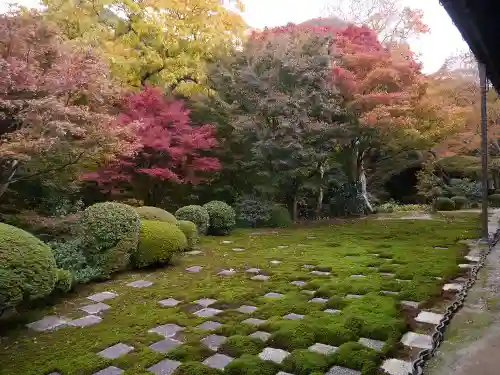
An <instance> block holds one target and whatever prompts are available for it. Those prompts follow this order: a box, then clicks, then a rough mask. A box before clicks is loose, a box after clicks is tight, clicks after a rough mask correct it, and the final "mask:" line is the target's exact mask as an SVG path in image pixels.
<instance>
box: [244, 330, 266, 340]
mask: <svg viewBox="0 0 500 375" xmlns="http://www.w3.org/2000/svg"><path fill="white" fill-rule="evenodd" d="M248 337H251V338H253V339H259V340H261V341H263V342H266V341H267V340H269V337H271V334H270V333H269V332H264V331H257V332H254V333H252V334H250V335H248Z"/></svg>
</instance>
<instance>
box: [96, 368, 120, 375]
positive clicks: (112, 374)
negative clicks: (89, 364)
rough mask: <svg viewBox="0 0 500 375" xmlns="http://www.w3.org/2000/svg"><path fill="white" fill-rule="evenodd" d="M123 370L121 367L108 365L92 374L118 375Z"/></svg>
mask: <svg viewBox="0 0 500 375" xmlns="http://www.w3.org/2000/svg"><path fill="white" fill-rule="evenodd" d="M123 372H124V371H123V370H122V369H121V368H118V367H115V366H109V367H106V368H105V369H102V370H101V371H97V372H94V373H93V374H92V375H120V374H123Z"/></svg>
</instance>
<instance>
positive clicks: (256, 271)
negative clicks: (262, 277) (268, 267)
mask: <svg viewBox="0 0 500 375" xmlns="http://www.w3.org/2000/svg"><path fill="white" fill-rule="evenodd" d="M245 272H248V273H260V268H249V269H247V270H246V271H245Z"/></svg>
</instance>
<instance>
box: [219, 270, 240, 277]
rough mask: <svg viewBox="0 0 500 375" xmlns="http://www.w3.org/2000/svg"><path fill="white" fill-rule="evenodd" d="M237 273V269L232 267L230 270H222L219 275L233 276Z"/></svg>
mask: <svg viewBox="0 0 500 375" xmlns="http://www.w3.org/2000/svg"><path fill="white" fill-rule="evenodd" d="M235 273H236V270H233V269H232V268H231V269H230V270H222V271H220V272H219V273H218V274H217V275H219V276H233V275H234V274H235Z"/></svg>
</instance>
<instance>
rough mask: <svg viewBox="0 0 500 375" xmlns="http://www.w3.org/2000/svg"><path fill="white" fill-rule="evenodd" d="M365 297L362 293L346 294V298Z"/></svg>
mask: <svg viewBox="0 0 500 375" xmlns="http://www.w3.org/2000/svg"><path fill="white" fill-rule="evenodd" d="M361 297H363V296H362V295H359V294H348V295H346V296H345V298H348V299H358V298H361Z"/></svg>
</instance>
